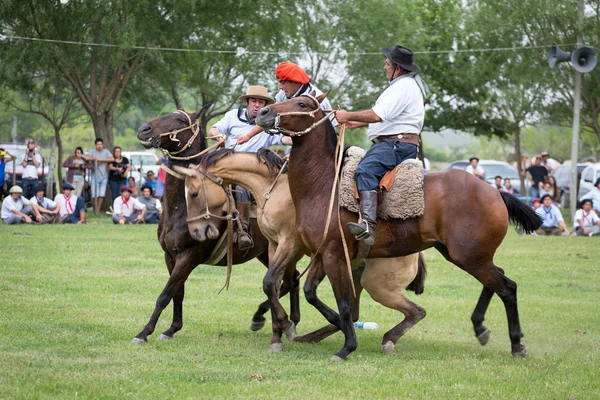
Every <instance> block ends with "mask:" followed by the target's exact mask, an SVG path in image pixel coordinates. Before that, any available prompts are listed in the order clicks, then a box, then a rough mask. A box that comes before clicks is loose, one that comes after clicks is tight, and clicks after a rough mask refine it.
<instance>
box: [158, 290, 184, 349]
mask: <svg viewBox="0 0 600 400" xmlns="http://www.w3.org/2000/svg"><path fill="white" fill-rule="evenodd" d="M184 295H185V282H183V283H182V284H181V286H180V287H179V290H177V292H176V293H175V295H174V296H173V322H171V326H170V327H169V329H167V330H166V331H164V332H163V333H161V334H160V336H159V337H158V340H169V339H173V335H175V333H177V332H179V331H180V330H181V328H182V327H183V297H184Z"/></svg>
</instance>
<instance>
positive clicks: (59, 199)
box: [54, 192, 77, 218]
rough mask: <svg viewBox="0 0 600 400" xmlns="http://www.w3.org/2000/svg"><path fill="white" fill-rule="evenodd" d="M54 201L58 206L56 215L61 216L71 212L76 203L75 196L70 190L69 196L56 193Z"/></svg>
mask: <svg viewBox="0 0 600 400" xmlns="http://www.w3.org/2000/svg"><path fill="white" fill-rule="evenodd" d="M54 202H55V203H56V204H58V205H59V206H60V210H59V211H58V215H59V216H60V217H61V218H62V217H64V216H65V215H71V214H73V212H74V211H75V206H76V205H77V196H76V195H75V193H73V192H71V197H67V196H65V195H64V194H57V195H56V196H55V197H54Z"/></svg>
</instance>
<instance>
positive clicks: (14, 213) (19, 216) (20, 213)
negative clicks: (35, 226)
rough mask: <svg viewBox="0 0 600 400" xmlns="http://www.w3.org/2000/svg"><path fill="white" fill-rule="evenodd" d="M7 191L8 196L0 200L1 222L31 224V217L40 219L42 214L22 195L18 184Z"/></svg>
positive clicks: (39, 220)
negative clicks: (0, 205) (0, 202)
mask: <svg viewBox="0 0 600 400" xmlns="http://www.w3.org/2000/svg"><path fill="white" fill-rule="evenodd" d="M9 193H10V196H8V197H7V198H5V199H4V200H3V201H2V214H1V217H2V222H4V223H5V224H20V223H21V222H25V223H26V224H31V223H33V220H32V218H35V219H36V220H37V221H38V222H41V221H42V215H41V214H40V212H39V210H38V208H37V206H36V205H35V204H31V202H30V201H29V200H27V199H26V198H25V197H23V196H22V194H23V189H21V187H20V186H16V185H15V186H13V187H11V188H10V192H9Z"/></svg>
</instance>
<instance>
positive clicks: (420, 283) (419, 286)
mask: <svg viewBox="0 0 600 400" xmlns="http://www.w3.org/2000/svg"><path fill="white" fill-rule="evenodd" d="M426 277H427V264H426V263H425V256H424V255H423V252H419V267H418V269H417V276H415V279H414V280H413V281H412V282H411V283H410V284H409V285H408V286H407V287H406V290H412V291H413V292H415V294H421V293H423V290H425V278H426Z"/></svg>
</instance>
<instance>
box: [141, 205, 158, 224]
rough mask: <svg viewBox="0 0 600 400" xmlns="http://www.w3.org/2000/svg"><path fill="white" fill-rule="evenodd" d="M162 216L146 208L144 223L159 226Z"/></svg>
mask: <svg viewBox="0 0 600 400" xmlns="http://www.w3.org/2000/svg"><path fill="white" fill-rule="evenodd" d="M159 219H160V214H159V213H158V212H150V211H149V210H148V209H147V207H146V215H144V222H145V223H147V224H158V221H159Z"/></svg>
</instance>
